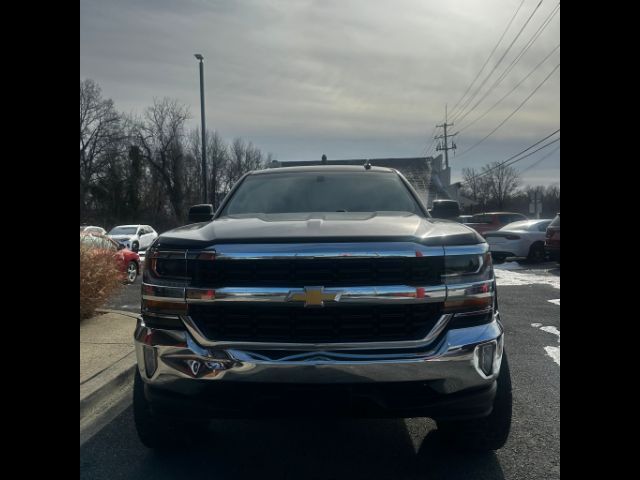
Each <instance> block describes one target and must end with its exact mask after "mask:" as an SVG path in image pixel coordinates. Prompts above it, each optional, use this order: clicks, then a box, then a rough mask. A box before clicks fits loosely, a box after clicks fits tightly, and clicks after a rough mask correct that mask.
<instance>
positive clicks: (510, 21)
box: [451, 0, 524, 112]
mask: <svg viewBox="0 0 640 480" xmlns="http://www.w3.org/2000/svg"><path fill="white" fill-rule="evenodd" d="M522 5H524V0H522V1H521V2H520V5H518V8H516V11H515V13H514V14H513V16H512V17H511V20H509V23H508V24H507V28H505V29H504V32H502V35H501V36H500V39H499V40H498V43H496V45H495V46H494V47H493V50H491V53H490V54H489V56H488V57H487V59H486V60H485V61H484V64H483V65H482V67H481V68H480V71H479V72H478V73H477V74H476V76H475V78H474V79H473V81H472V82H471V83H470V84H469V86H468V87H467V89H466V90H465V92H464V93H463V94H462V96H461V97H460V98H459V99H458V101H457V102H456V104H455V105H454V106H453V108H452V109H451V112H454V111H455V109H456V108H457V107H458V105H459V104H460V102H461V101H462V99H463V98H464V97H465V96H466V95H467V93H469V90H471V87H473V85H474V84H475V83H476V80H478V78H479V77H480V74H481V73H482V71H483V70H484V67H486V66H487V64H488V63H489V60H491V57H492V56H493V54H494V53H495V52H496V50H497V49H498V46H500V43H501V42H502V39H503V38H504V36H505V35H506V34H507V31H509V28H510V27H511V24H512V23H513V21H514V20H515V18H516V16H517V15H518V12H519V11H520V9H521V8H522Z"/></svg>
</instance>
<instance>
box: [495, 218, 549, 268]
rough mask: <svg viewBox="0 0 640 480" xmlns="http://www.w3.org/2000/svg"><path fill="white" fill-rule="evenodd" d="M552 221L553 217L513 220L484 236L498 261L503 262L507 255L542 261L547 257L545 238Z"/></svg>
mask: <svg viewBox="0 0 640 480" xmlns="http://www.w3.org/2000/svg"><path fill="white" fill-rule="evenodd" d="M550 223H551V219H548V220H523V221H520V222H513V223H510V224H509V225H505V226H504V227H502V228H501V229H500V230H497V231H494V232H486V233H485V234H484V238H486V239H487V243H488V244H489V251H490V252H491V256H492V257H493V259H494V260H495V261H496V262H503V261H504V260H505V259H506V258H507V257H517V258H526V259H527V260H529V261H532V262H541V261H543V260H544V258H545V251H544V239H545V235H546V231H547V227H548V226H549V224H550Z"/></svg>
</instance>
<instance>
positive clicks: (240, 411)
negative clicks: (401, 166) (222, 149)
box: [134, 165, 511, 450]
mask: <svg viewBox="0 0 640 480" xmlns="http://www.w3.org/2000/svg"><path fill="white" fill-rule="evenodd" d="M200 215H201V217H200V220H204V221H200V222H198V223H193V224H190V225H187V226H184V227H180V228H177V229H175V230H172V231H169V232H166V233H163V234H162V235H160V236H159V237H158V239H157V240H156V241H155V242H154V243H153V245H152V246H151V248H149V250H148V251H147V259H146V268H145V270H144V276H143V285H142V313H141V316H140V317H139V320H138V324H137V327H136V331H135V344H136V353H137V360H138V369H137V372H136V376H135V383H134V417H135V422H136V427H137V430H138V434H139V437H140V439H141V441H142V442H143V443H144V444H145V445H147V446H148V447H151V448H163V447H167V446H170V445H172V444H173V445H175V443H177V442H183V441H184V440H185V439H187V438H188V437H189V436H190V435H189V434H192V433H195V432H197V431H199V430H202V429H203V428H204V427H206V426H207V424H208V422H207V419H210V418H247V417H264V416H269V417H280V416H290V415H309V416H320V415H349V416H367V417H430V418H433V419H435V421H436V422H437V425H438V430H440V431H441V432H442V437H443V438H444V439H446V440H447V441H449V442H450V443H451V444H452V445H455V446H457V447H458V448H462V449H467V450H494V449H498V448H500V447H502V446H503V445H504V443H505V441H506V439H507V436H508V433H509V428H510V424H511V380H510V376H509V368H508V364H507V358H506V354H505V352H504V335H503V327H502V323H501V321H500V315H499V312H498V302H497V296H496V284H495V278H494V274H493V268H492V264H491V256H490V254H489V251H488V247H487V244H486V243H485V241H484V239H483V238H482V237H481V236H480V235H478V234H477V233H476V232H475V231H474V230H472V229H470V228H468V227H465V226H464V225H461V224H459V223H456V222H452V221H448V220H438V219H433V218H431V217H430V215H429V213H428V212H427V209H426V208H425V206H424V205H423V203H422V202H421V200H420V199H419V197H418V195H417V194H416V192H415V191H414V190H413V188H412V187H411V185H410V184H409V183H408V182H407V180H406V179H405V178H404V177H403V176H402V175H401V174H400V173H399V172H397V171H396V170H393V169H388V168H378V167H370V166H366V168H363V167H357V166H327V165H322V166H314V167H295V168H274V169H268V170H261V171H255V172H251V173H249V174H247V175H245V176H244V177H243V178H242V179H240V180H239V181H238V183H237V184H236V186H235V187H234V188H233V190H232V191H231V192H230V193H229V195H228V196H227V197H226V198H225V200H224V201H223V203H222V204H221V205H220V207H219V208H218V210H217V211H216V212H215V213H213V212H211V213H210V214H208V215H207V214H206V212H205V215H204V217H202V212H200Z"/></svg>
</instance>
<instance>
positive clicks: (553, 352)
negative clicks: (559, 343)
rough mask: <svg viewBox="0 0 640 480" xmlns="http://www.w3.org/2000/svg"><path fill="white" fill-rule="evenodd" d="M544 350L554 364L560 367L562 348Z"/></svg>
mask: <svg viewBox="0 0 640 480" xmlns="http://www.w3.org/2000/svg"><path fill="white" fill-rule="evenodd" d="M544 350H545V352H547V355H549V356H550V357H551V358H552V359H553V361H554V362H556V363H557V364H558V365H560V347H544Z"/></svg>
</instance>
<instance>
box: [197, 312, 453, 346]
mask: <svg viewBox="0 0 640 480" xmlns="http://www.w3.org/2000/svg"><path fill="white" fill-rule="evenodd" d="M441 313H442V306H441V304H437V303H429V304H415V305H352V306H331V307H325V308H304V307H301V306H273V305H260V306H256V305H242V304H235V305H222V304H218V305H197V304H194V305H191V306H190V307H189V315H190V316H191V318H192V319H193V321H194V322H195V323H196V325H197V326H198V328H199V329H200V330H201V331H202V332H203V333H204V335H205V336H206V337H207V338H208V339H210V340H214V341H243V340H244V341H246V340H249V341H252V342H265V341H266V342H282V343H344V342H379V341H386V340H419V339H421V338H424V337H425V336H426V335H427V333H429V331H430V330H431V329H432V328H433V326H434V325H435V324H436V322H437V321H438V319H439V318H440V315H441Z"/></svg>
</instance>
